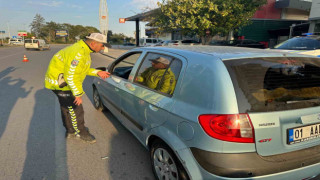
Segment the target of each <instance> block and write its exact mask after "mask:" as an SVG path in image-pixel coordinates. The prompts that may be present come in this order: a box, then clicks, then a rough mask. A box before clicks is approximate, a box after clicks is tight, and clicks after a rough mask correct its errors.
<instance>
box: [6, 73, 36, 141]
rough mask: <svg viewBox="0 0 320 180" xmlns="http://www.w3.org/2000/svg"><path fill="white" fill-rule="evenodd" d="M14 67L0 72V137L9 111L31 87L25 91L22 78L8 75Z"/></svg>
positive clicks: (25, 95)
mask: <svg viewBox="0 0 320 180" xmlns="http://www.w3.org/2000/svg"><path fill="white" fill-rule="evenodd" d="M15 70H16V68H14V67H8V68H7V69H5V70H3V71H1V72H0V87H1V91H0V99H1V101H0V107H2V108H0V138H1V137H2V135H3V132H4V131H5V129H6V127H7V123H8V120H9V116H10V113H11V112H12V109H13V108H14V106H15V104H16V103H17V101H18V99H19V98H25V97H27V96H28V94H29V93H30V92H31V89H30V90H28V91H26V90H25V89H24V88H22V86H23V85H24V84H25V82H26V81H25V80H23V79H20V78H19V79H13V78H12V77H10V76H8V75H9V74H10V73H11V72H13V71H15Z"/></svg>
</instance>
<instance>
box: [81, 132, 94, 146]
mask: <svg viewBox="0 0 320 180" xmlns="http://www.w3.org/2000/svg"><path fill="white" fill-rule="evenodd" d="M80 139H81V140H83V141H84V142H88V143H90V144H93V143H95V142H97V141H96V138H95V137H94V136H93V135H92V134H90V133H87V134H85V135H80Z"/></svg>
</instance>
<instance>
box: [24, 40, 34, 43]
mask: <svg viewBox="0 0 320 180" xmlns="http://www.w3.org/2000/svg"><path fill="white" fill-rule="evenodd" d="M24 43H32V40H31V39H25V40H24Z"/></svg>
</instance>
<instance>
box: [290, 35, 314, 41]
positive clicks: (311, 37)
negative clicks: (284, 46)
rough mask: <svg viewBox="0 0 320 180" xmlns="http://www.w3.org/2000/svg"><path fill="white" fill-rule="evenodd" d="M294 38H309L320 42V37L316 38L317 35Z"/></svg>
mask: <svg viewBox="0 0 320 180" xmlns="http://www.w3.org/2000/svg"><path fill="white" fill-rule="evenodd" d="M293 38H307V39H316V40H320V36H316V35H308V36H296V37H293Z"/></svg>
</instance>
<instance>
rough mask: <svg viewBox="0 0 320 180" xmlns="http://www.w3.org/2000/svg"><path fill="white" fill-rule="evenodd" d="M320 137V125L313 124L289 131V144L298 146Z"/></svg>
mask: <svg viewBox="0 0 320 180" xmlns="http://www.w3.org/2000/svg"><path fill="white" fill-rule="evenodd" d="M319 137H320V124H313V125H309V126H303V127H298V128H292V129H288V141H287V144H296V143H300V142H304V141H309V140H311V139H315V138H319Z"/></svg>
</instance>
